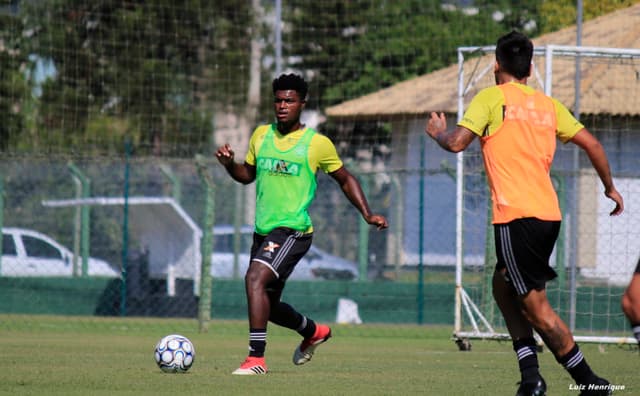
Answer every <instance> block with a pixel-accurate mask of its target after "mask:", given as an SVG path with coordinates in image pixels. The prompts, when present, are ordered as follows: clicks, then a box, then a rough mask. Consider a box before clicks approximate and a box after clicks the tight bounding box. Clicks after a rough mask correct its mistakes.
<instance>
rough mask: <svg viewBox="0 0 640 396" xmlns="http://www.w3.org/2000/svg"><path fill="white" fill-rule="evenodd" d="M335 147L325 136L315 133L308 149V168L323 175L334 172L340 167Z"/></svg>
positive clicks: (340, 162) (340, 161)
mask: <svg viewBox="0 0 640 396" xmlns="http://www.w3.org/2000/svg"><path fill="white" fill-rule="evenodd" d="M342 165H343V164H342V160H341V159H340V157H339V156H338V152H337V151H336V146H335V145H334V144H333V142H332V141H331V140H330V139H329V138H328V137H326V136H324V135H321V134H320V133H316V134H315V135H313V138H312V139H311V144H310V147H309V166H311V169H313V170H314V171H315V170H316V169H318V168H320V169H322V171H323V172H325V173H331V172H335V171H337V170H338V169H340V168H341V167H342Z"/></svg>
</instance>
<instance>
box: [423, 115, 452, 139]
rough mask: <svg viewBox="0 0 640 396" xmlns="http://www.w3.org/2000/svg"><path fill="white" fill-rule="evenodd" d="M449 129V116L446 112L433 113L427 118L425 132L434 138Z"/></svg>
mask: <svg viewBox="0 0 640 396" xmlns="http://www.w3.org/2000/svg"><path fill="white" fill-rule="evenodd" d="M446 130H447V118H446V117H445V115H444V113H440V114H437V113H435V112H432V113H431V117H430V118H429V119H428V120H427V126H426V129H425V132H427V134H428V135H429V136H431V137H433V138H435V137H437V136H438V135H439V134H440V133H442V132H444V131H446Z"/></svg>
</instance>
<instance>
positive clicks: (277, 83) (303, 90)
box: [272, 73, 309, 101]
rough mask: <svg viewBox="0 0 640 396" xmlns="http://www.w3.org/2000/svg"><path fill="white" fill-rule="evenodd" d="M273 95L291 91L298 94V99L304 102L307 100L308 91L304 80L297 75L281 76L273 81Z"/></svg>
mask: <svg viewBox="0 0 640 396" xmlns="http://www.w3.org/2000/svg"><path fill="white" fill-rule="evenodd" d="M272 85H273V93H274V94H275V93H276V91H286V90H289V89H290V90H293V91H296V92H297V93H298V95H299V96H300V99H301V100H303V101H305V100H306V99H307V92H308V91H309V85H308V84H307V82H306V81H304V78H302V77H300V76H299V75H297V74H293V73H290V74H281V75H280V77H278V78H276V79H274V80H273V84H272Z"/></svg>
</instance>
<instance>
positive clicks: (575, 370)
mask: <svg viewBox="0 0 640 396" xmlns="http://www.w3.org/2000/svg"><path fill="white" fill-rule="evenodd" d="M556 360H557V361H558V363H560V364H561V365H562V366H563V367H564V368H565V370H567V371H568V372H569V374H570V375H571V377H572V378H573V379H574V380H575V381H576V383H577V384H583V385H587V384H592V383H594V381H595V380H596V379H597V378H598V377H597V376H596V375H595V373H594V372H593V371H592V370H591V367H589V365H588V364H587V360H586V359H585V358H584V356H583V355H582V352H581V351H580V348H579V347H578V344H575V345H574V346H573V348H571V350H570V351H569V353H567V354H566V355H564V356H561V357H557V356H556Z"/></svg>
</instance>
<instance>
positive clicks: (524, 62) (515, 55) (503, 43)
mask: <svg viewBox="0 0 640 396" xmlns="http://www.w3.org/2000/svg"><path fill="white" fill-rule="evenodd" d="M532 58H533V43H532V42H531V40H530V39H529V38H528V37H527V36H525V35H524V34H522V33H519V32H517V31H515V30H513V31H512V32H511V33H508V34H505V35H504V36H502V37H500V38H499V39H498V44H497V45H496V60H497V61H498V64H500V68H501V69H502V70H504V71H505V72H507V73H509V74H511V75H512V76H514V77H515V78H517V79H523V78H526V77H529V73H530V72H531V59H532Z"/></svg>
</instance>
